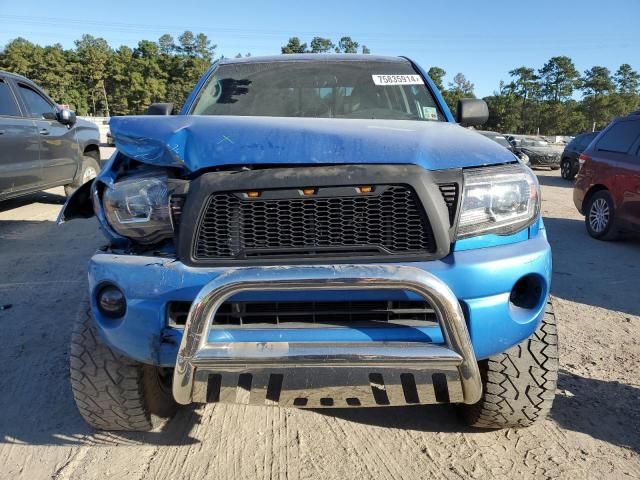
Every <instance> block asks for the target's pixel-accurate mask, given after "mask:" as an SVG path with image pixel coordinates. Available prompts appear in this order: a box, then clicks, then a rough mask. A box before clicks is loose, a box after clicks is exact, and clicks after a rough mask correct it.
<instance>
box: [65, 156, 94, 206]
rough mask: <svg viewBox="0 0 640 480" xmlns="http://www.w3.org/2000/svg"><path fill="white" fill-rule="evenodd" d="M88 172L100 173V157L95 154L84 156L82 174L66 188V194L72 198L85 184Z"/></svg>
mask: <svg viewBox="0 0 640 480" xmlns="http://www.w3.org/2000/svg"><path fill="white" fill-rule="evenodd" d="M87 170H92V171H93V172H95V175H94V176H96V175H98V174H99V173H100V156H99V155H98V154H97V153H94V152H92V151H91V152H87V153H85V154H84V155H83V156H82V165H81V167H80V174H79V175H78V176H77V178H76V179H75V180H74V181H73V183H70V184H69V185H65V186H64V194H65V195H66V196H67V197H70V196H71V194H72V193H73V192H75V191H76V190H77V189H78V188H80V187H81V186H82V185H83V184H84V183H85V176H86V173H87Z"/></svg>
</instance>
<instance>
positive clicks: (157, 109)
mask: <svg viewBox="0 0 640 480" xmlns="http://www.w3.org/2000/svg"><path fill="white" fill-rule="evenodd" d="M172 112H173V103H152V104H151V105H149V107H148V108H147V111H146V112H144V114H145V115H171V113H172Z"/></svg>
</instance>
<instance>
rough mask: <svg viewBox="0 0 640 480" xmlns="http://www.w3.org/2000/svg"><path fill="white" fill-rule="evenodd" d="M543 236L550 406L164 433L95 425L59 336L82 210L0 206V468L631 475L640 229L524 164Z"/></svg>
mask: <svg viewBox="0 0 640 480" xmlns="http://www.w3.org/2000/svg"><path fill="white" fill-rule="evenodd" d="M538 173H539V176H540V181H541V183H542V184H543V197H544V204H543V210H544V216H545V221H546V225H547V229H548V233H549V238H550V241H551V242H552V244H553V248H554V278H553V282H554V284H553V294H554V303H555V307H556V313H557V314H558V317H559V320H560V324H559V329H560V341H561V357H560V358H561V372H560V384H559V389H558V395H557V398H556V403H555V405H554V409H553V411H552V414H551V418H550V419H549V420H547V421H546V422H544V423H542V424H541V425H538V426H536V427H533V428H529V429H525V430H508V431H496V432H483V431H473V430H469V429H466V428H464V427H462V426H461V424H460V423H459V422H458V421H457V419H456V415H455V411H454V409H453V408H450V407H446V406H434V407H411V408H387V409H368V410H366V409H365V410H330V411H304V410H280V409H276V408H268V407H249V406H233V405H232V406H211V405H210V406H207V407H204V408H198V409H196V408H188V409H184V410H183V411H181V413H179V415H178V416H177V418H176V419H175V420H174V421H172V422H171V423H170V424H169V425H168V427H167V428H166V429H165V431H162V432H154V433H147V434H125V435H122V434H120V435H115V434H105V433H99V434H96V433H94V432H92V431H91V430H90V429H89V428H88V427H87V426H86V425H85V424H84V423H83V421H82V419H81V418H80V416H79V414H78V413H77V411H76V409H75V406H74V403H73V399H72V396H71V391H70V387H69V379H68V366H67V364H68V353H67V349H68V344H69V337H70V332H71V325H72V322H73V317H74V315H75V312H76V310H77V304H78V301H79V299H80V297H81V296H82V295H83V293H84V290H85V288H86V273H85V266H86V262H87V260H88V258H89V257H90V256H91V254H92V253H93V252H94V250H95V249H96V247H98V246H100V245H101V244H102V243H103V237H102V236H101V234H100V233H99V232H98V230H97V225H96V222H95V220H93V219H92V220H83V221H74V222H71V223H68V224H66V225H63V226H62V227H57V226H56V225H55V223H54V221H55V218H56V216H57V213H58V211H59V210H60V208H61V206H62V204H63V201H64V198H63V197H62V189H55V190H50V191H48V192H45V193H40V194H36V195H31V196H29V197H26V198H21V199H18V200H11V201H8V202H4V203H0V252H1V254H0V305H6V306H8V307H5V309H4V310H0V326H1V328H2V344H3V345H2V348H1V349H0V466H1V467H0V478H6V479H22V478H24V479H28V480H35V479H45V478H47V479H49V478H53V479H68V478H69V479H82V480H89V479H94V478H95V479H101V480H104V479H107V478H118V479H121V478H171V479H178V478H202V477H204V476H207V477H210V478H222V479H225V478H230V479H231V478H234V479H235V478H242V479H250V478H282V479H284V478H290V479H304V478H324V479H336V480H338V479H340V480H343V479H347V478H358V479H362V478H376V479H378V480H390V479H401V478H412V479H413V478H483V479H484V478H506V479H511V478H521V477H536V478H571V479H574V478H640V335H639V334H640V294H639V292H638V288H639V287H638V284H639V283H638V281H639V279H640V262H638V259H639V258H640V240H638V239H629V240H627V241H622V242H616V243H602V242H598V241H595V240H592V239H590V238H589V237H588V236H587V234H586V232H585V229H584V225H583V222H582V217H580V216H579V215H578V213H577V212H576V211H575V208H574V207H573V203H572V201H571V185H570V183H568V182H565V181H563V180H562V179H560V178H559V175H558V173H557V172H546V171H545V172H538Z"/></svg>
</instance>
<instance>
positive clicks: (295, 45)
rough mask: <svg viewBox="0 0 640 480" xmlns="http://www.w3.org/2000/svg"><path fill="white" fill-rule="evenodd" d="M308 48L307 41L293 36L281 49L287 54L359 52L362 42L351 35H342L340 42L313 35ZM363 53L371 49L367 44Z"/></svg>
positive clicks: (369, 51) (363, 47)
mask: <svg viewBox="0 0 640 480" xmlns="http://www.w3.org/2000/svg"><path fill="white" fill-rule="evenodd" d="M309 47H310V48H307V44H306V43H302V42H301V40H300V38H298V37H291V38H289V41H288V42H287V44H286V45H283V46H282V47H281V48H280V51H281V52H282V53H285V54H291V53H328V52H331V51H334V52H335V53H358V48H359V47H360V44H359V43H358V42H356V41H354V40H353V39H352V38H351V37H342V38H341V39H340V40H339V41H338V44H337V45H336V44H334V43H333V41H332V40H331V39H330V38H324V37H313V38H312V39H311V42H310V43H309ZM362 53H363V54H369V53H371V50H369V48H368V47H367V46H366V45H362Z"/></svg>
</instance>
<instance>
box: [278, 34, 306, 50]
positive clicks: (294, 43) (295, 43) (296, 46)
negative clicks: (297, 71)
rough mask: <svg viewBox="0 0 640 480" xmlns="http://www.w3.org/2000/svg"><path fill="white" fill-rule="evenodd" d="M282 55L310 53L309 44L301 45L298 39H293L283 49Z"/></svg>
mask: <svg viewBox="0 0 640 480" xmlns="http://www.w3.org/2000/svg"><path fill="white" fill-rule="evenodd" d="M280 50H281V51H282V53H308V50H307V44H306V43H300V39H299V38H298V37H291V38H290V39H289V42H287V44H286V45H284V46H283V47H282V48H281V49H280Z"/></svg>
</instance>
